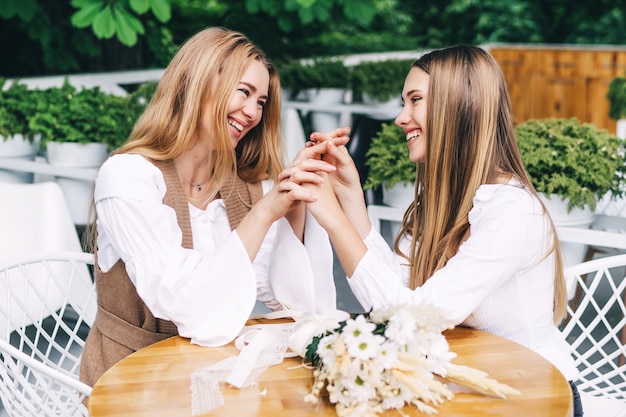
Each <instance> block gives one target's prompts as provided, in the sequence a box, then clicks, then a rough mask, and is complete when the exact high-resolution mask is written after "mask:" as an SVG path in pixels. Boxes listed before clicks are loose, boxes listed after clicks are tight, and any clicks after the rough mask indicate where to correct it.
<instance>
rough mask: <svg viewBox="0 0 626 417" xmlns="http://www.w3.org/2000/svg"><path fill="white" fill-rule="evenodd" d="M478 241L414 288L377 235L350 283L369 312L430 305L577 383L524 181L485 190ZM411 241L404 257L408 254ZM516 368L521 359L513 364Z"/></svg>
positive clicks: (536, 213) (473, 219)
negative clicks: (510, 344) (513, 344)
mask: <svg viewBox="0 0 626 417" xmlns="http://www.w3.org/2000/svg"><path fill="white" fill-rule="evenodd" d="M469 223H470V236H469V238H468V239H467V240H466V241H465V242H464V243H463V244H461V246H460V248H459V251H458V253H457V254H456V255H455V256H454V257H452V258H451V259H450V260H449V261H448V263H447V264H446V266H445V267H443V268H442V269H440V270H438V271H437V272H436V273H435V274H433V276H432V277H431V278H430V279H429V280H428V281H426V283H424V285H422V286H421V287H418V288H416V289H415V290H410V289H409V288H408V280H409V266H408V264H407V261H406V259H405V258H402V257H400V256H399V255H398V254H396V253H393V252H392V251H391V250H390V248H389V245H388V244H387V242H386V241H385V240H384V239H383V238H382V237H381V236H380V235H379V234H378V233H376V232H374V231H371V232H370V234H369V235H368V236H367V237H366V238H365V240H364V242H365V244H366V245H367V247H368V251H367V252H366V254H365V256H364V257H363V258H362V259H361V261H360V263H359V265H358V266H357V268H356V270H355V272H354V274H353V276H352V277H351V278H350V279H349V280H348V282H349V284H350V287H351V288H352V291H353V292H354V294H355V295H356V297H357V299H358V300H359V302H360V303H361V304H362V306H363V307H364V309H365V310H369V309H370V308H372V307H374V308H379V307H384V306H388V305H391V304H397V303H410V302H415V303H418V302H420V301H421V300H426V301H429V302H431V303H433V304H435V305H437V306H439V307H440V308H442V309H445V310H446V311H448V313H449V315H450V318H451V319H452V320H454V322H455V323H457V324H462V325H465V326H469V327H472V328H475V329H480V330H484V331H487V332H490V333H493V334H496V335H499V336H502V337H505V338H507V339H510V340H513V341H515V342H517V343H520V344H522V345H524V346H526V347H528V348H530V349H532V350H534V351H535V352H537V353H539V354H541V355H542V356H544V357H545V358H546V359H547V360H549V361H551V362H552V363H553V364H554V365H555V366H556V367H557V368H558V369H559V370H560V371H561V373H562V374H563V375H564V376H565V377H566V378H567V379H568V380H571V379H572V378H573V377H574V375H576V372H577V371H576V369H575V367H574V362H573V359H572V358H571V356H570V353H569V346H568V345H567V343H566V342H565V340H564V339H563V337H562V335H561V333H560V332H559V331H558V329H557V328H556V326H555V325H554V322H553V295H554V262H555V259H554V255H550V256H549V257H547V258H546V257H545V255H546V253H547V252H548V250H549V248H550V245H551V244H552V235H551V233H550V228H549V224H548V222H547V217H546V216H544V214H543V209H542V206H541V205H540V203H539V201H538V200H537V199H536V198H535V197H534V196H533V195H532V194H531V193H530V192H528V191H527V190H525V189H524V188H523V186H522V185H521V184H520V183H519V182H518V181H516V180H512V181H511V182H510V183H509V184H506V185H503V184H486V185H482V186H480V187H479V189H478V191H477V192H476V195H475V196H474V199H473V208H472V210H471V211H470V213H469ZM409 244H410V242H409V240H408V239H404V240H403V242H402V246H401V249H402V250H403V251H404V253H408V247H409ZM512 360H514V358H512Z"/></svg>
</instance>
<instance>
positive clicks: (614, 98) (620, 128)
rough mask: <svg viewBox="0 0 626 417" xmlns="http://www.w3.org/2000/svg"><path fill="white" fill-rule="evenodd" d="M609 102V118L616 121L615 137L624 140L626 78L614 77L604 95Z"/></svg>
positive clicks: (625, 125)
mask: <svg viewBox="0 0 626 417" xmlns="http://www.w3.org/2000/svg"><path fill="white" fill-rule="evenodd" d="M606 98H607V99H608V100H609V117H610V118H611V119H613V120H615V121H617V136H619V137H620V138H626V78H625V77H615V78H613V79H612V80H611V82H610V83H609V91H608V92H607V94H606Z"/></svg>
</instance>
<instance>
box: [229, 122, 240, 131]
mask: <svg viewBox="0 0 626 417" xmlns="http://www.w3.org/2000/svg"><path fill="white" fill-rule="evenodd" d="M228 124H229V125H231V126H232V127H234V128H235V129H237V130H238V131H240V132H241V131H242V130H243V126H242V125H240V124H239V123H237V122H235V121H232V120H229V121H228Z"/></svg>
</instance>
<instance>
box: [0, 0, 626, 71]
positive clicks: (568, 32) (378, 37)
mask: <svg viewBox="0 0 626 417" xmlns="http://www.w3.org/2000/svg"><path fill="white" fill-rule="evenodd" d="M625 10H626V0H579V1H577V2H576V7H571V3H569V2H567V1H562V0H548V1H545V0H492V1H489V2H481V1H476V0H470V1H468V0H429V1H417V0H405V1H399V0H359V1H356V0H65V1H50V0H2V1H0V19H1V20H2V24H1V25H0V46H1V47H2V51H3V53H4V56H5V59H3V60H0V75H1V76H5V77H26V76H40V75H58V74H69V73H85V72H97V71H118V70H129V69H146V68H162V67H164V66H165V65H166V64H167V62H168V61H169V59H170V58H171V55H172V53H173V52H174V51H175V50H176V48H177V46H178V45H180V43H181V42H183V41H184V40H185V39H187V38H188V37H189V36H191V35H192V34H193V33H195V32H197V31H198V30H200V29H202V28H204V27H206V26H225V27H228V28H231V29H234V30H239V31H241V32H243V33H245V34H246V35H248V36H249V37H250V38H251V39H252V40H253V41H254V42H255V43H257V44H258V45H259V46H261V48H263V50H265V51H266V52H267V53H268V55H269V56H270V57H271V58H272V59H273V60H275V61H278V60H282V59H286V58H301V57H319V56H336V55H346V54H357V53H365V52H383V51H398V50H424V49H429V48H436V47H441V46H447V45H452V44H456V43H469V44H484V43H493V42H517V43H564V44H567V43H569V44H581V43H586V44H622V43H623V40H624V39H626V19H625V17H624V11H625ZM6 57H10V58H6Z"/></svg>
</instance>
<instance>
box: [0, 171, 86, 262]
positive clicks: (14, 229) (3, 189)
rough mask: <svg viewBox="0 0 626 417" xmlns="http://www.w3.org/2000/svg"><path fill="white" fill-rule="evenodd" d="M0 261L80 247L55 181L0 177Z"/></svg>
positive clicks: (80, 248)
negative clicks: (13, 180)
mask: <svg viewBox="0 0 626 417" xmlns="http://www.w3.org/2000/svg"><path fill="white" fill-rule="evenodd" d="M0 196H2V198H1V199H0V236H2V239H0V265H2V264H5V263H6V262H10V261H11V260H12V259H15V257H16V256H22V255H26V254H29V253H39V252H46V251H82V246H81V244H80V239H79V237H78V233H77V232H76V226H75V225H74V222H73V221H72V217H71V214H70V210H69V208H68V205H67V202H66V200H65V196H64V194H63V191H62V190H61V187H60V186H59V185H58V184H57V183H56V182H40V183H33V184H20V183H9V182H1V181H0Z"/></svg>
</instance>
